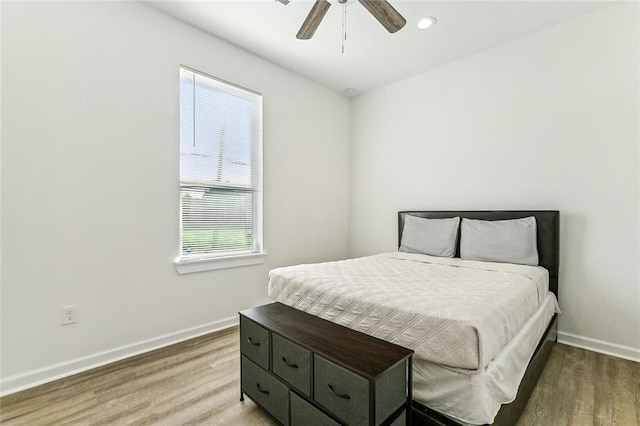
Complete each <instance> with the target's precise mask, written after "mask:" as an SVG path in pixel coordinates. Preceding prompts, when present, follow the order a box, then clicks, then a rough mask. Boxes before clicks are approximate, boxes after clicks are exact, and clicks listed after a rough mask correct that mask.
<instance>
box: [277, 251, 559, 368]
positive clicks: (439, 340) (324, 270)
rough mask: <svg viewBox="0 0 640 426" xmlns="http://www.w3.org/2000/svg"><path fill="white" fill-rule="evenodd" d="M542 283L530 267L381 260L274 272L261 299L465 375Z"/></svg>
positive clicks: (523, 317)
mask: <svg viewBox="0 0 640 426" xmlns="http://www.w3.org/2000/svg"><path fill="white" fill-rule="evenodd" d="M548 282H549V278H548V272H547V270H546V269H544V268H542V267H538V266H523V265H512V264H501V263H490V262H475V261H465V260H460V259H445V258H439V257H431V256H426V255H420V254H411V253H383V254H379V255H375V256H367V257H362V258H358V259H349V260H343V261H337V262H326V263H316V264H310V265H298V266H290V267H285V268H278V269H274V270H272V271H271V272H270V273H269V296H270V297H271V298H272V299H274V300H276V301H278V302H281V303H284V304H286V305H289V306H292V307H294V308H297V309H300V310H302V311H305V312H309V313H311V314H313V315H316V316H319V317H321V318H325V319H327V320H330V321H333V322H335V323H338V324H341V325H344V326H347V327H349V328H352V329H355V330H358V331H361V332H363V333H366V334H369V335H372V336H375V337H378V338H380V339H383V340H386V341H389V342H393V343H396V344H398V345H402V346H405V347H408V348H411V349H413V350H414V351H415V357H416V358H417V359H422V360H426V361H430V362H434V363H438V364H441V365H445V366H449V367H455V368H460V369H466V370H469V372H470V373H472V372H475V371H477V370H479V369H482V368H484V367H486V366H487V365H488V363H489V362H490V361H491V360H492V359H493V358H494V357H495V356H496V355H497V354H498V353H499V352H500V350H501V348H502V347H503V346H505V344H507V343H508V342H509V341H510V340H511V338H512V337H513V336H514V335H515V334H516V333H517V332H518V330H520V328H521V327H522V326H523V324H524V323H525V322H526V321H527V319H528V318H529V317H530V316H531V315H532V314H533V313H534V312H535V311H536V309H537V308H538V306H539V305H540V303H541V302H542V300H543V298H544V296H545V295H546V293H547V291H548Z"/></svg>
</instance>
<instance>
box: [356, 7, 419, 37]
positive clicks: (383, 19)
mask: <svg viewBox="0 0 640 426" xmlns="http://www.w3.org/2000/svg"><path fill="white" fill-rule="evenodd" d="M358 1H359V2H360V3H361V4H362V5H363V6H364V7H365V8H366V9H367V10H368V11H369V13H371V14H372V15H373V17H374V18H376V19H377V20H378V22H380V23H381V24H382V26H383V27H385V28H386V29H387V31H389V32H390V33H395V32H396V31H398V30H399V29H400V28H402V27H404V25H405V24H406V23H407V20H406V19H404V18H403V17H402V15H400V13H398V11H397V10H395V9H394V8H393V6H391V5H390V4H389V2H388V1H387V0H358Z"/></svg>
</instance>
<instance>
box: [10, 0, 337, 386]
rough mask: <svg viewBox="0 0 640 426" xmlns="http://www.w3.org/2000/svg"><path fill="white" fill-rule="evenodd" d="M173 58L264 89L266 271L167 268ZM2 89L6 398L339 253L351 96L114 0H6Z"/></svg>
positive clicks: (216, 316)
mask: <svg viewBox="0 0 640 426" xmlns="http://www.w3.org/2000/svg"><path fill="white" fill-rule="evenodd" d="M179 64H185V65H188V66H190V67H193V68H195V69H198V70H201V71H203V72H206V73H209V74H212V75H215V76H217V77H220V78H223V79H225V80H229V81H232V82H234V83H237V84H239V85H242V86H245V87H248V88H251V89H254V90H258V91H260V92H262V93H263V94H264V110H265V117H264V191H265V198H264V223H265V235H264V241H265V247H266V250H267V252H268V259H267V261H266V263H265V264H263V265H259V266H250V267H241V268H235V269H227V270H220V271H212V272H203V273H196V274H189V275H178V274H177V273H176V271H175V269H174V266H173V261H174V260H175V258H176V256H177V250H178V66H179ZM2 89H3V92H2V124H3V126H2V229H3V234H2V247H1V250H2V253H3V268H2V293H1V299H2V317H1V320H2V342H1V343H2V348H1V349H2V350H1V354H2V372H1V374H2V391H4V392H5V393H6V392H9V391H11V390H15V389H16V388H19V387H20V386H24V385H29V384H33V383H35V382H37V381H39V380H46V379H50V378H51V377H53V376H55V375H58V374H67V373H68V372H69V371H72V370H74V369H78V368H85V367H87V366H89V365H93V364H95V363H96V362H104V361H107V360H111V359H114V358H116V357H119V356H125V355H129V354H131V353H133V352H135V351H138V350H143V349H148V348H150V347H153V346H154V345H158V344H163V343H166V342H168V341H171V340H175V339H177V338H185V337H188V336H190V335H193V334H196V333H202V332H206V331H209V330H211V329H215V328H216V327H220V326H224V325H226V324H229V323H231V322H232V321H234V320H235V318H236V312H237V311H238V310H240V309H244V308H246V307H250V306H255V305H258V304H261V303H264V302H266V301H267V300H268V299H267V294H266V290H267V289H266V282H267V272H268V270H269V269H271V268H274V267H277V266H281V265H286V264H294V263H300V262H313V261H322V260H332V259H338V258H344V257H346V256H347V252H348V187H345V185H344V183H345V182H346V181H347V180H348V178H349V172H348V155H349V151H348V135H349V133H348V125H349V124H348V123H349V104H348V100H347V99H346V98H344V97H342V96H340V95H338V94H336V93H334V92H331V91H329V90H328V89H325V88H323V87H321V86H319V85H317V84H315V83H311V82H310V81H308V80H306V79H304V78H302V77H300V76H297V75H295V74H293V73H291V72H289V71H286V70H284V69H282V68H279V67H277V66H275V65H273V64H271V63H269V62H266V61H264V60H262V59H259V58H257V57H255V56H252V55H250V54H248V53H246V52H245V51H242V50H240V49H238V48H236V47H233V46H231V45H229V44H227V43H224V42H222V41H220V40H218V39H216V38H213V37H211V36H208V35H206V34H205V33H203V32H200V31H198V30H196V29H194V28H192V27H189V26H187V25H185V24H183V23H181V22H179V21H176V20H174V19H172V18H169V17H167V16H165V15H163V14H161V13H160V12H158V11H156V10H154V9H152V8H149V7H148V6H146V5H143V4H139V3H121V2H110V3H94V2H85V3H84V4H83V3H79V2H73V3H50V2H48V3H32V2H23V3H18V2H16V3H12V2H8V3H7V2H3V10H2ZM326 123H330V124H331V125H329V126H327V125H326ZM66 304H77V305H78V306H79V318H80V320H79V322H78V324H75V325H71V326H65V327H62V326H61V325H60V308H61V306H63V305H66Z"/></svg>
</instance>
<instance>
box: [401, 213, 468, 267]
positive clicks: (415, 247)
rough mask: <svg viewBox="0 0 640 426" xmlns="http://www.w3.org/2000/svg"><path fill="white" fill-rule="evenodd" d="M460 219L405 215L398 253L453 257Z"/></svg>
mask: <svg viewBox="0 0 640 426" xmlns="http://www.w3.org/2000/svg"><path fill="white" fill-rule="evenodd" d="M459 226H460V218H459V217H452V218H450V219H425V218H421V217H417V216H411V215H406V216H405V217H404V228H403V230H402V241H401V242H400V249H399V250H400V251H404V252H408V253H421V254H428V255H430V256H439V257H453V256H454V255H455V253H456V241H457V239H458V227H459Z"/></svg>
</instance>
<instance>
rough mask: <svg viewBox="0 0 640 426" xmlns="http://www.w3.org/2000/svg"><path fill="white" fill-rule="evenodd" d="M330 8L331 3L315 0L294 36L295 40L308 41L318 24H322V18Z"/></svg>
mask: <svg viewBox="0 0 640 426" xmlns="http://www.w3.org/2000/svg"><path fill="white" fill-rule="evenodd" d="M329 7H331V3H329V2H328V1H327V0H316V2H315V4H314V5H313V7H312V8H311V12H309V14H308V15H307V19H305V20H304V23H303V24H302V26H301V27H300V31H298V34H297V35H296V38H298V39H300V40H309V39H310V38H311V37H313V34H315V32H316V30H317V29H318V26H319V25H320V22H322V18H324V15H325V14H326V13H327V10H329Z"/></svg>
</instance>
